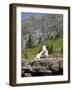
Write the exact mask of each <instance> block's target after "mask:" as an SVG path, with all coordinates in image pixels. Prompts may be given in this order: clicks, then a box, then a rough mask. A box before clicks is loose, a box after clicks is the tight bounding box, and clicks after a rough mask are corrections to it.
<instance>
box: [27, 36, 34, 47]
mask: <svg viewBox="0 0 72 90" xmlns="http://www.w3.org/2000/svg"><path fill="white" fill-rule="evenodd" d="M32 47H33V42H32V38H31V35H29V39H28V41H27V44H26V48H32Z"/></svg>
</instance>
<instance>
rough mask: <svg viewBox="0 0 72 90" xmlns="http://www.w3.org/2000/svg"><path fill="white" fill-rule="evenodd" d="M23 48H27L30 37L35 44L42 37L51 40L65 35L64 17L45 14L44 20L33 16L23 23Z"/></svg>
mask: <svg viewBox="0 0 72 90" xmlns="http://www.w3.org/2000/svg"><path fill="white" fill-rule="evenodd" d="M21 26H22V34H21V35H22V37H21V39H22V44H21V45H22V48H25V45H26V43H27V40H28V37H29V35H31V38H32V40H33V42H34V43H35V44H37V42H38V41H39V38H40V37H41V39H42V40H44V39H45V38H47V39H49V38H51V36H52V37H53V38H54V37H55V36H56V35H57V34H59V35H62V33H63V15H60V14H45V15H44V16H43V17H42V18H40V19H39V18H37V17H35V16H31V17H30V18H28V19H26V20H24V21H22V25H21Z"/></svg>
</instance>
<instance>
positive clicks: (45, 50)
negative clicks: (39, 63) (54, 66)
mask: <svg viewBox="0 0 72 90" xmlns="http://www.w3.org/2000/svg"><path fill="white" fill-rule="evenodd" d="M46 57H48V50H47V49H46V46H42V51H41V52H39V53H38V54H37V55H36V57H35V60H39V59H41V58H46Z"/></svg>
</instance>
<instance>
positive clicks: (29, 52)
mask: <svg viewBox="0 0 72 90" xmlns="http://www.w3.org/2000/svg"><path fill="white" fill-rule="evenodd" d="M43 45H46V46H48V47H50V46H51V45H52V47H53V50H52V53H50V55H51V56H53V57H56V56H62V53H61V48H63V39H62V38H58V39H55V40H44V41H43V42H41V43H40V44H39V45H37V46H36V47H33V48H25V49H22V59H23V58H24V59H27V60H33V59H34V57H35V56H36V55H37V53H38V52H39V51H40V50H41V48H42V46H43Z"/></svg>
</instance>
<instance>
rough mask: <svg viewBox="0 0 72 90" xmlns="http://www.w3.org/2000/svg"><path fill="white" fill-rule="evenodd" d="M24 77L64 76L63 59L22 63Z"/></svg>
mask: <svg viewBox="0 0 72 90" xmlns="http://www.w3.org/2000/svg"><path fill="white" fill-rule="evenodd" d="M21 75H22V77H32V76H52V75H63V58H48V59H43V60H42V59H41V60H39V61H22V72H21Z"/></svg>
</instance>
